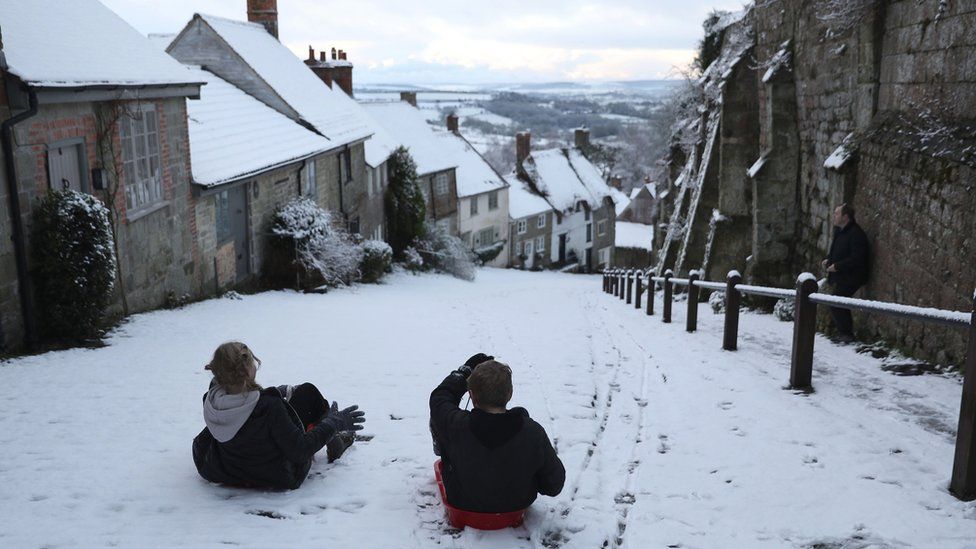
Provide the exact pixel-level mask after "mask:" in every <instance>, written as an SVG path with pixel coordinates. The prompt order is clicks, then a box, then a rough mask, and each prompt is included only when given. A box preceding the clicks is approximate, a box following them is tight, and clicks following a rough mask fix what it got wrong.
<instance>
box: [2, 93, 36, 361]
mask: <svg viewBox="0 0 976 549" xmlns="http://www.w3.org/2000/svg"><path fill="white" fill-rule="evenodd" d="M27 93H28V109H27V110H26V111H24V112H22V113H20V114H18V115H16V116H12V117H10V118H8V119H7V120H4V121H3V124H2V125H0V140H2V141H3V161H4V168H5V169H6V175H7V194H8V195H9V199H10V222H11V223H10V224H11V226H12V227H11V228H12V231H13V234H12V236H11V239H12V240H13V241H14V259H15V261H16V263H17V291H18V292H19V293H20V307H21V313H22V314H23V317H24V340H25V343H26V345H27V348H28V349H30V348H33V347H34V345H35V344H36V343H37V325H36V322H35V319H34V296H33V294H32V293H31V283H30V273H29V271H28V269H27V244H26V243H25V242H24V220H23V218H22V217H21V215H20V196H19V195H18V192H17V166H16V162H15V161H14V147H13V127H14V126H15V125H16V124H18V123H20V122H23V121H24V120H27V119H28V118H31V117H32V116H34V115H36V114H37V92H35V91H34V90H28V91H27Z"/></svg>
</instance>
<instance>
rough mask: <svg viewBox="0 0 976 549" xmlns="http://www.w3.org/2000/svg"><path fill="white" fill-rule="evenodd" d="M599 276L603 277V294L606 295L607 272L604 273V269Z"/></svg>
mask: <svg viewBox="0 0 976 549" xmlns="http://www.w3.org/2000/svg"><path fill="white" fill-rule="evenodd" d="M600 274H601V275H603V293H607V271H606V269H604V270H603V272H601V273H600Z"/></svg>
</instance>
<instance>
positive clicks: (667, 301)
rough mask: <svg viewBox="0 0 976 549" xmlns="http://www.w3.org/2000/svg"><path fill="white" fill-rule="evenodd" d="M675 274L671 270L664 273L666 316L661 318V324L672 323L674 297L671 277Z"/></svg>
mask: <svg viewBox="0 0 976 549" xmlns="http://www.w3.org/2000/svg"><path fill="white" fill-rule="evenodd" d="M672 276H674V273H673V272H672V271H671V269H668V270H666V271H664V314H663V315H662V317H661V322H664V323H665V324H670V323H671V298H672V297H674V296H673V295H672V293H673V292H672V291H671V277H672Z"/></svg>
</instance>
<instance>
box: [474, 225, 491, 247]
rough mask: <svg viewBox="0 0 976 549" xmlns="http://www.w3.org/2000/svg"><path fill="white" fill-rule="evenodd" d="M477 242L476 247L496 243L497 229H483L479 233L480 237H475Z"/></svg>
mask: <svg viewBox="0 0 976 549" xmlns="http://www.w3.org/2000/svg"><path fill="white" fill-rule="evenodd" d="M475 240H476V241H477V242H476V243H475V245H476V246H488V245H489V244H491V243H493V242H494V241H495V228H494V227H488V228H487V229H481V230H480V231H478V236H476V237H475Z"/></svg>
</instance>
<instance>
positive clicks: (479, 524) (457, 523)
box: [434, 460, 525, 530]
mask: <svg viewBox="0 0 976 549" xmlns="http://www.w3.org/2000/svg"><path fill="white" fill-rule="evenodd" d="M434 476H435V477H436V478H437V488H439V489H440V491H441V501H443V502H444V509H446V510H447V521H448V522H450V523H451V526H453V527H455V528H464V527H465V526H470V527H472V528H476V529H478V530H501V529H502V528H515V527H518V526H521V525H522V521H523V520H524V519H525V509H522V510H520V511H511V512H509V513H475V512H474V511H465V510H464V509H458V508H457V507H452V506H451V504H450V503H448V502H447V491H446V490H444V479H442V478H441V460H437V461H435V462H434Z"/></svg>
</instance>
